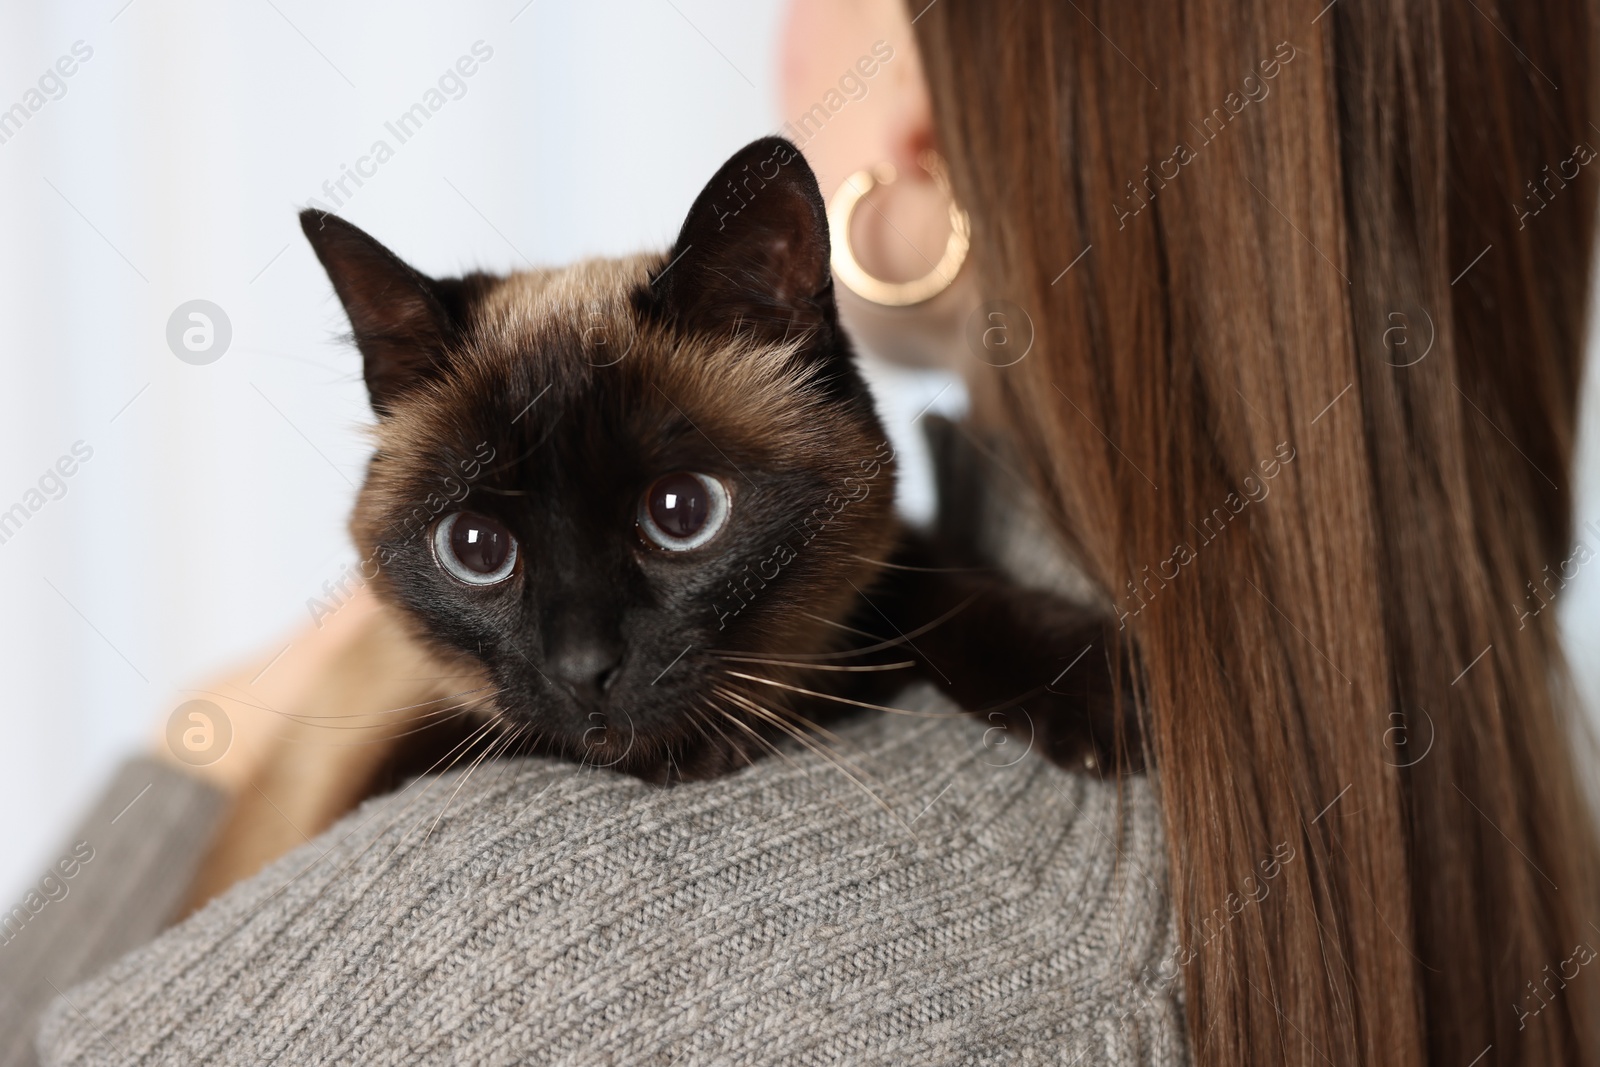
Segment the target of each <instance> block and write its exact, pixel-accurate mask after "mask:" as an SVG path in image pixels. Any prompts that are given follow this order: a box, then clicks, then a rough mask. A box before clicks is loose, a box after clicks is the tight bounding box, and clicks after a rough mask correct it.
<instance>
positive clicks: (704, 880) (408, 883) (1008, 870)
mask: <svg viewBox="0 0 1600 1067" xmlns="http://www.w3.org/2000/svg"><path fill="white" fill-rule="evenodd" d="M901 706H902V707H905V708H907V709H909V711H910V713H909V714H906V715H878V716H872V717H865V718H862V719H859V720H855V721H851V722H848V723H845V724H842V725H840V726H838V727H836V728H835V729H834V730H833V731H832V735H833V736H831V737H817V738H815V739H814V741H813V743H812V745H813V747H811V748H806V747H800V746H796V747H795V748H794V749H793V750H791V751H788V752H785V753H784V754H783V755H782V756H781V757H772V758H769V759H767V760H764V761H762V762H760V763H757V764H755V765H754V766H751V767H749V768H746V769H745V770H744V771H742V772H740V773H738V774H734V775H731V776H729V777H726V778H721V779H717V780H715V781H710V782H700V783H691V784H687V785H681V786H677V787H674V788H670V789H663V788H660V787H656V786H652V785H648V784H646V783H642V782H639V781H637V780H635V779H631V778H627V777H623V776H620V775H614V774H610V773H608V772H604V771H595V770H593V769H586V768H581V767H576V766H571V765H567V764H563V763H557V762H553V761H548V760H517V761H507V762H504V763H500V764H491V765H487V766H483V767H479V768H477V769H476V770H474V771H472V772H465V771H458V772H455V773H452V774H448V775H443V776H438V777H430V778H423V779H418V780H416V781H414V782H412V783H411V784H410V785H409V786H407V787H406V788H405V789H403V790H401V791H400V792H397V793H395V794H391V795H389V796H386V797H381V798H378V799H376V800H373V801H370V802H369V803H367V804H366V805H364V806H363V807H362V808H361V809H359V810H358V811H356V812H355V813H353V814H352V815H350V816H349V817H347V818H346V819H345V820H343V821H342V822H341V823H340V824H338V825H337V826H335V827H334V828H333V829H332V830H330V831H329V832H328V833H327V834H325V835H323V836H322V837H319V838H317V839H316V840H314V841H312V842H310V843H309V844H307V845H306V846H304V847H302V848H301V849H299V850H297V851H295V852H293V853H291V854H289V855H288V856H286V857H284V858H283V859H282V860H280V861H279V862H277V863H275V864H274V865H272V866H271V867H269V868H267V869H266V870H265V871H263V872H262V873H261V874H260V875H257V876H256V877H255V878H253V879H251V880H249V881H248V882H246V883H244V884H242V885H240V886H238V887H237V888H235V889H234V890H233V891H231V892H229V893H228V894H226V895H225V896H223V897H222V898H220V899H219V900H217V901H215V902H214V903H213V904H212V905H210V906H209V907H207V908H206V909H205V910H203V911H202V912H200V913H199V914H197V915H196V916H194V917H193V918H191V919H190V920H188V921H187V922H185V923H183V924H182V925H180V926H178V927H176V928H174V929H173V930H171V931H169V932H167V933H166V934H165V935H163V936H162V937H161V938H160V939H158V940H157V941H155V942H154V943H152V944H151V945H149V946H147V947H145V948H143V949H141V950H139V951H138V952H136V953H134V954H132V955H130V956H128V957H126V958H124V959H123V960H121V961H119V962H118V963H117V964H116V965H114V966H113V967H112V968H111V969H110V970H108V971H107V972H106V973H105V974H103V975H102V976H100V977H99V978H97V979H95V980H93V981H91V982H89V983H86V984H85V985H83V986H81V987H78V988H77V989H75V990H73V991H70V992H69V994H68V998H69V999H70V1002H71V1003H70V1005H68V1004H67V1003H66V1002H58V1004H57V1005H56V1006H55V1008H54V1009H53V1010H52V1011H51V1012H50V1013H49V1015H48V1016H47V1018H46V1020H45V1025H44V1027H43V1029H42V1031H41V1038H40V1048H41V1052H42V1055H43V1059H44V1061H45V1062H46V1063H48V1064H68V1063H88V1062H95V1063H98V1062H103V1061H104V1055H105V1047H106V1045H107V1044H109V1045H111V1046H113V1047H115V1048H116V1049H117V1051H118V1054H119V1056H120V1057H122V1058H128V1059H141V1058H148V1059H150V1060H151V1061H153V1062H157V1063H163V1062H169V1061H171V1062H176V1061H177V1060H179V1059H180V1058H181V1059H184V1060H185V1061H189V1060H196V1059H198V1060H202V1061H205V1062H228V1063H231V1062H240V1063H243V1062H250V1063H256V1062H261V1061H263V1060H270V1059H273V1058H275V1057H280V1058H282V1060H283V1062H292V1063H302V1062H306V1063H309V1062H333V1061H337V1062H364V1063H415V1062H452V1063H455V1062H502V1061H506V1062H509V1061H512V1060H515V1061H517V1062H523V1061H524V1060H533V1061H539V1062H543V1061H546V1060H548V1061H559V1062H563V1063H618V1062H624V1063H657V1062H659V1063H662V1064H666V1063H670V1062H681V1063H699V1062H730V1063H732V1062H738V1063H783V1064H789V1063H831V1062H845V1061H851V1062H861V1061H863V1060H872V1061H875V1062H883V1061H884V1060H885V1059H890V1060H893V1061H896V1062H912V1061H916V1062H941V1063H946V1062H973V1063H979V1062H990V1061H993V1062H1002V1061H1004V1062H1012V1061H1014V1060H1015V1059H1017V1058H1018V1057H1019V1056H1021V1054H1022V1053H1023V1051H1024V1050H1030V1049H1031V1050H1034V1051H1035V1052H1037V1051H1040V1050H1049V1053H1050V1056H1051V1058H1055V1057H1058V1056H1061V1055H1063V1054H1067V1055H1066V1059H1067V1061H1071V1060H1072V1058H1073V1057H1074V1056H1076V1055H1079V1054H1080V1053H1084V1054H1087V1051H1088V1050H1089V1049H1091V1048H1092V1049H1094V1050H1095V1055H1094V1056H1092V1057H1089V1058H1091V1059H1093V1060H1094V1061H1096V1062H1115V1063H1158V1062H1160V1063H1165V1062H1172V1061H1173V1060H1174V1059H1175V1058H1179V1057H1181V1054H1182V1053H1181V1049H1182V1044H1181V1041H1182V1036H1181V1035H1182V1012H1181V1007H1180V1004H1179V1000H1178V990H1177V989H1176V987H1175V986H1174V985H1173V984H1172V983H1171V982H1170V980H1169V981H1168V982H1166V983H1163V982H1162V980H1161V979H1160V977H1159V975H1160V973H1161V972H1163V971H1164V968H1163V966H1162V964H1163V962H1164V961H1168V960H1170V958H1171V957H1172V955H1173V948H1174V946H1175V940H1174V930H1173V926H1172V922H1171V918H1170V907H1169V905H1168V901H1167V895H1166V879H1165V861H1164V847H1163V844H1162V841H1161V830H1160V819H1159V810H1158V808H1157V805H1156V803H1155V800H1154V797H1153V795H1152V792H1151V788H1150V784H1149V783H1148V782H1147V781H1145V780H1144V779H1142V778H1134V779H1130V780H1127V781H1125V782H1123V783H1121V784H1120V785H1119V784H1115V783H1106V782H1100V781H1098V780H1096V779H1093V778H1090V777H1087V776H1085V775H1081V774H1073V773H1068V772H1065V771H1062V770H1060V769H1057V768H1055V767H1052V766H1050V765H1048V764H1046V763H1045V762H1044V761H1042V760H1041V759H1039V758H1038V757H1037V756H1035V755H1033V754H1031V753H1029V752H1028V750H1027V743H1026V739H1025V738H1020V739H1019V738H1012V737H1006V736H1004V735H1003V734H1000V732H999V731H997V730H989V729H987V728H986V727H985V724H984V723H983V722H981V721H978V720H975V719H972V718H970V717H968V716H964V715H960V714H959V713H957V712H956V711H955V709H954V708H953V707H951V706H950V705H948V704H946V703H943V702H942V701H941V700H940V699H939V698H937V697H935V696H934V695H933V694H932V693H931V692H921V693H915V694H907V695H906V698H905V699H903V700H902V701H901ZM675 1058H677V1059H676V1060H675Z"/></svg>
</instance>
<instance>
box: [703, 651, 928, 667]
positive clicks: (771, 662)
mask: <svg viewBox="0 0 1600 1067" xmlns="http://www.w3.org/2000/svg"><path fill="white" fill-rule="evenodd" d="M712 655H714V656H716V657H717V658H718V659H725V660H730V661H732V662H735V663H761V664H765V665H768V666H773V667H793V668H794V669H796V670H801V671H898V670H904V669H905V668H907V667H915V666H916V665H917V661H916V660H913V659H908V660H903V661H901V662H899V663H879V664H874V665H871V666H840V665H835V664H828V663H800V662H797V661H795V660H787V659H767V658H763V657H760V656H730V655H727V654H725V653H717V652H713V653H712Z"/></svg>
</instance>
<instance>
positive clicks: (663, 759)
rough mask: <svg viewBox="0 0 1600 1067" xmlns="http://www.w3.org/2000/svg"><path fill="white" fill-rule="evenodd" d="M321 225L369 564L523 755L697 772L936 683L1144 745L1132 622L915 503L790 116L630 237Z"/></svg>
mask: <svg viewBox="0 0 1600 1067" xmlns="http://www.w3.org/2000/svg"><path fill="white" fill-rule="evenodd" d="M301 224H302V227H303V229H304V231H305V234H306V237H307V238H308V239H309V240H310V242H311V244H312V247H313V248H314V249H315V251H316V254H317V257H318V258H319V259H320V260H321V262H322V265H323V266H324V267H325V268H326V270H327V272H328V276H329V278H330V279H331V280H332V282H333V286H334V289H335V291H336V292H337V294H338V296H339V299H340V301H341V302H342V303H343V305H344V308H345V311H346V312H347V313H348V315H349V319H350V325H351V328H352V333H353V336H354V341H355V344H356V346H357V347H358V348H359V349H360V352H361V357H362V364H363V370H364V376H365V379H366V384H367V388H368V391H369V394H370V397H371V402H372V407H373V410H374V412H375V413H376V414H377V417H378V425H377V431H376V434H377V448H376V452H375V453H374V455H373V457H372V459H371V462H370V465H369V467H368V470H367V475H366V480H365V484H364V485H363V487H362V489H361V492H360V496H359V500H358V503H357V505H356V509H355V513H354V516H353V518H352V521H351V530H352V532H353V534H354V537H355V541H356V543H357V545H358V546H359V548H360V551H361V553H362V557H363V562H362V569H363V574H364V575H366V576H367V577H368V578H369V580H370V584H371V585H372V586H373V588H374V589H375V591H376V593H377V595H378V597H379V598H380V599H381V600H382V602H383V603H384V604H385V605H386V607H387V608H388V609H389V610H390V611H391V612H392V613H393V614H394V616H395V617H396V618H397V619H398V620H399V621H400V622H401V623H402V624H403V625H404V627H405V628H406V630H407V631H408V632H409V633H410V634H411V636H412V637H413V638H414V639H415V640H416V642H417V643H418V644H419V645H420V646H421V647H422V648H425V649H426V650H428V653H429V655H430V656H431V657H433V659H435V660H437V661H438V662H439V664H440V667H441V671H442V672H444V673H449V674H451V675H452V676H454V677H458V678H460V677H465V678H467V679H470V680H472V682H473V684H475V685H476V686H477V687H478V688H477V689H476V690H473V692H475V694H476V695H475V696H474V697H473V698H472V699H473V700H474V701H476V702H477V704H478V706H479V707H478V710H479V712H480V713H481V714H482V716H483V719H482V721H481V722H480V723H479V724H478V725H477V726H476V727H475V730H477V731H478V732H479V734H480V736H482V735H483V731H488V730H492V731H493V732H494V733H495V735H496V736H500V737H502V738H504V739H505V740H504V746H503V749H502V750H503V751H522V752H538V753H543V754H552V755H556V756H560V757H564V758H568V759H573V760H581V761H584V762H586V763H592V764H596V765H600V766H606V767H611V768H613V769H616V770H619V771H622V772H625V773H629V774H633V775H636V776H639V777H641V778H645V779H648V780H652V781H657V782H663V783H668V782H676V781H682V780H691V779H703V778H707V777H712V776H716V775H721V774H725V773H728V772H730V771H733V770H735V769H737V768H739V767H741V766H744V765H745V764H747V763H749V762H750V761H752V760H754V759H757V758H760V757H761V756H762V755H763V754H764V753H766V752H770V751H771V750H773V749H774V747H775V746H777V745H779V744H780V743H782V742H784V741H795V742H799V743H801V744H806V743H808V740H809V739H811V738H812V737H813V736H814V735H815V733H816V732H817V731H820V730H822V729H823V728H824V727H825V725H826V723H827V721H828V720H829V719H830V718H835V717H837V716H839V715H841V714H861V713H864V712H865V711H866V710H867V709H871V708H874V707H878V706H880V705H881V704H882V703H883V702H885V701H887V700H889V699H891V698H892V697H893V695H894V694H895V693H896V692H898V691H899V690H900V689H901V688H903V687H904V686H905V685H906V684H908V683H909V682H911V681H913V680H915V679H919V678H920V679H925V680H927V681H930V682H932V683H933V684H934V685H936V686H937V687H939V688H940V689H942V690H943V691H945V692H946V693H947V694H948V695H949V696H950V697H952V698H953V700H954V701H955V702H956V703H957V704H959V705H961V706H962V707H963V708H965V709H967V710H968V711H970V712H972V713H974V714H977V715H979V716H982V717H984V718H985V719H986V720H987V721H989V722H991V723H992V724H995V725H999V726H1003V727H1004V728H1005V729H1006V730H1007V732H1008V733H1009V734H1011V735H1012V736H1014V737H1016V738H1018V739H1019V740H1021V741H1023V742H1026V743H1028V744H1031V745H1032V747H1034V748H1035V749H1036V750H1038V751H1040V752H1041V753H1043V754H1044V755H1046V756H1047V757H1049V758H1050V759H1052V760H1054V761H1056V762H1057V763H1060V764H1062V765H1063V766H1071V767H1079V768H1081V767H1084V766H1086V765H1087V766H1090V767H1095V766H1100V767H1105V768H1122V769H1127V768H1134V767H1137V765H1138V764H1139V745H1138V742H1137V738H1136V737H1134V736H1133V733H1132V724H1133V720H1132V718H1131V715H1130V714H1129V712H1128V711H1127V710H1125V709H1126V708H1127V707H1128V705H1129V704H1130V701H1129V700H1128V698H1126V697H1125V696H1123V695H1121V693H1122V691H1123V690H1124V689H1125V681H1126V679H1125V677H1124V675H1123V672H1122V670H1121V669H1120V668H1118V667H1117V666H1114V661H1116V660H1117V659H1119V657H1118V655H1117V653H1116V649H1115V640H1114V637H1113V634H1114V630H1113V628H1112V627H1110V626H1108V625H1107V621H1106V620H1105V619H1104V618H1101V617H1099V616H1097V615H1096V614H1094V613H1092V612H1091V611H1090V610H1088V609H1086V608H1083V607H1081V606H1075V605H1072V604H1068V603H1065V602H1063V601H1061V600H1059V599H1057V598H1055V597H1053V596H1050V595H1048V594H1044V593H1040V592H1036V591H1031V590H1027V589H1023V588H1019V587H1017V586H1016V585H1014V584H1012V583H1011V582H1009V581H1008V580H1006V579H1005V578H1003V577H1001V576H1000V575H998V574H996V573H994V572H991V571H986V570H982V569H977V568H971V567H953V566H951V565H950V563H951V562H952V559H953V558H954V557H952V556H950V555H948V554H946V553H944V552H943V551H941V550H940V549H939V548H938V547H936V546H935V545H934V544H933V543H932V541H931V540H930V539H928V538H926V537H923V536H921V535H918V534H917V533H915V532H913V531H911V530H910V529H908V528H907V527H905V526H904V525H902V523H901V522H900V521H899V520H898V519H897V517H896V515H895V511H894V507H893V503H894V496H895V494H894V478H895V463H894V449H893V448H892V447H891V446H890V445H889V443H888V441H887V438H886V436H885V433H884V429H883V426H882V425H881V424H880V422H879V420H878V416H877V413H876V411H875V410H874V406H873V399H872V396H871V394H870V393H869V391H868V388H867V385H866V383H865V381H864V380H863V378H862V376H861V374H860V372H859V371H858V370H857V367H856V364H855V357H854V354H853V352H852V349H851V344H850V341H849V338H848V337H846V335H845V333H844V331H843V330H842V329H841V327H840V322H839V315H838V311H837V309H836V307H835V303H834V293H833V284H832V275H831V272H830V268H829V244H828V225H827V219H826V216H825V212H824V208H823V202H822V197H821V194H820V192H819V190H818V187H817V183H816V179H815V177H814V176H813V174H812V172H811V170H810V168H809V167H808V166H807V164H806V162H805V160H804V158H803V157H802V156H801V154H800V152H799V150H798V149H797V148H796V147H795V146H794V145H793V144H791V143H790V142H788V141H786V140H782V139H779V138H767V139H763V140H759V141H756V142H754V143H753V144H751V145H748V146H747V147H745V148H744V149H742V150H741V151H739V152H738V153H737V154H735V155H734V156H733V158H731V159H730V160H729V161H728V162H727V163H726V164H725V165H724V166H723V167H722V169H721V170H720V171H719V172H718V173H717V175H716V176H715V177H714V178H712V180H711V182H710V184H708V185H707V186H706V187H705V189H704V191H703V192H702V193H701V194H700V196H699V198H698V199H697V200H696V201H695V203H694V205H693V207H692V208H691V209H690V211H689V214H688V217H687V219H686V220H685V221H684V224H683V228H682V231H681V232H680V233H679V235H678V239H677V242H676V243H675V244H674V246H673V247H672V248H671V249H669V250H668V251H666V252H661V253H655V254H648V255H639V256H635V257H632V258H624V259H601V260H593V261H589V262H585V263H579V264H577V265H575V266H571V267H567V268H563V269H556V270H547V271H546V270H534V271H527V272H518V273H513V274H509V275H506V276H503V277H499V276H491V275H488V274H482V273H471V274H467V275H465V276H463V277H459V278H443V279H438V278H430V277H427V276H425V275H423V274H421V273H419V272H418V271H416V270H414V269H412V268H411V267H410V266H408V265H406V264H405V263H404V262H402V261H401V260H400V259H399V258H397V257H396V256H395V255H394V254H393V253H391V252H390V251H389V250H387V249H386V248H384V247H383V246H382V245H381V244H379V243H378V242H377V241H375V240H374V239H373V238H371V237H369V236H368V235H367V234H365V233H363V232H362V231H361V230H359V229H357V228H356V227H354V226H352V225H351V224H349V223H347V222H345V221H343V220H342V219H340V218H339V217H337V216H335V215H329V214H324V213H322V212H319V211H306V212H305V213H303V214H302V215H301ZM960 504H961V501H945V502H944V503H943V506H944V507H947V508H948V507H959V506H960ZM491 720H492V725H491ZM440 747H441V748H442V747H443V743H442V742H440Z"/></svg>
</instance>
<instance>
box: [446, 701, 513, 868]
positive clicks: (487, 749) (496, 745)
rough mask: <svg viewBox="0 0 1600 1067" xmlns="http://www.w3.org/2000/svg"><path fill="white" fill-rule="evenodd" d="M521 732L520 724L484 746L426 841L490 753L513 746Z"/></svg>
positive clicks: (451, 795) (448, 801) (462, 778)
mask: <svg viewBox="0 0 1600 1067" xmlns="http://www.w3.org/2000/svg"><path fill="white" fill-rule="evenodd" d="M495 725H498V723H495ZM520 732H521V727H520V726H519V727H518V728H517V730H515V731H513V732H512V733H510V734H506V735H504V736H503V737H498V738H494V739H492V740H490V742H489V743H488V744H487V745H485V746H484V749H483V751H482V752H480V753H479V754H478V756H477V758H476V759H474V760H473V761H472V765H471V766H469V767H468V768H467V773H466V774H464V775H462V776H461V781H460V782H458V783H457V784H456V788H455V792H453V793H451V794H450V797H449V799H448V800H446V801H445V802H444V807H442V808H440V809H439V814H438V815H436V816H435V817H434V820H433V825H432V826H430V827H428V832H427V833H425V834H423V835H422V840H423V841H424V842H426V841H427V840H428V838H430V837H432V836H433V831H434V830H436V829H438V828H439V820H441V819H443V818H444V816H445V812H447V811H449V810H450V805H451V804H452V803H453V802H454V801H455V799H456V797H457V796H458V795H460V793H461V790H463V789H465V788H466V785H467V783H468V782H469V781H471V780H472V776H473V774H475V773H476V772H477V770H478V768H479V767H481V766H482V765H483V764H484V763H485V762H487V761H488V760H489V758H490V753H492V752H496V751H504V750H505V749H506V748H509V747H510V746H511V741H512V740H513V739H515V738H516V736H517V734H518V733H520ZM502 742H503V743H502Z"/></svg>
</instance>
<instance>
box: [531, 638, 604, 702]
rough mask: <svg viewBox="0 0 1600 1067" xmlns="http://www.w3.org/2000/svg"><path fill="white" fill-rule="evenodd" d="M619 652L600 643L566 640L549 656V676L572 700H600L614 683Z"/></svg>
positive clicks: (558, 644)
mask: <svg viewBox="0 0 1600 1067" xmlns="http://www.w3.org/2000/svg"><path fill="white" fill-rule="evenodd" d="M621 660H622V652H621V650H620V649H619V648H617V647H616V646H615V645H611V644H609V643H606V642H603V641H596V640H584V639H581V638H580V639H568V640H563V641H560V642H558V643H557V644H556V646H555V648H553V649H552V650H551V652H550V656H549V666H550V669H551V671H552V673H553V674H554V675H555V676H556V678H557V680H559V681H560V682H561V683H562V684H563V685H565V686H566V687H567V688H568V689H569V690H571V691H572V693H573V695H574V696H580V697H588V698H591V699H594V698H597V697H599V696H600V695H601V694H602V693H604V692H605V691H606V690H607V689H609V688H610V687H611V683H612V682H614V681H616V678H617V673H618V671H617V668H618V666H619V664H620V663H621Z"/></svg>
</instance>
